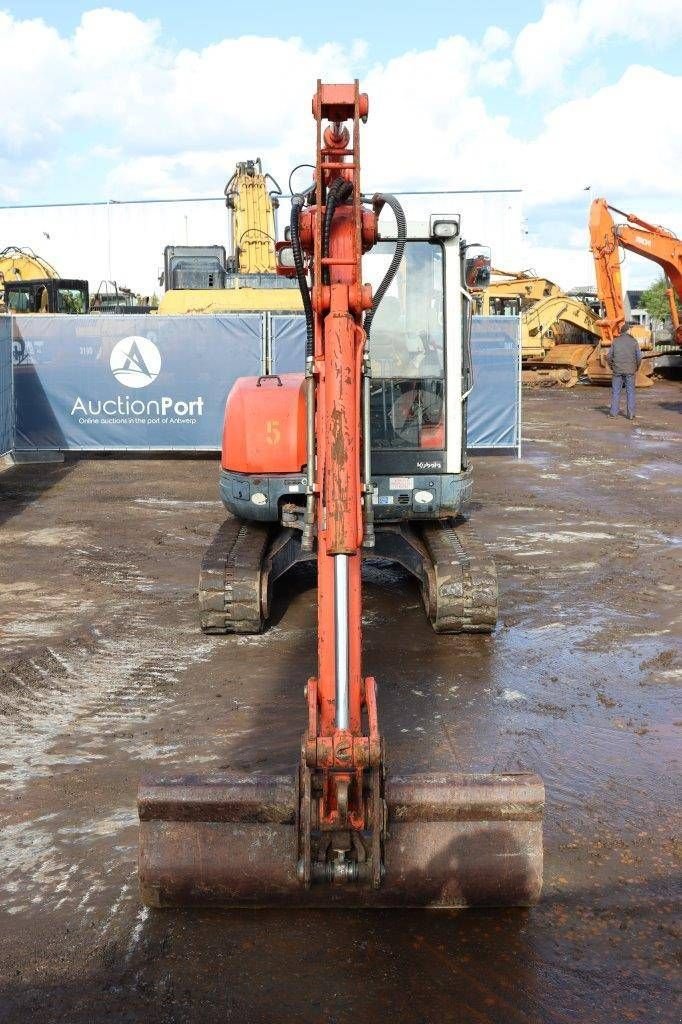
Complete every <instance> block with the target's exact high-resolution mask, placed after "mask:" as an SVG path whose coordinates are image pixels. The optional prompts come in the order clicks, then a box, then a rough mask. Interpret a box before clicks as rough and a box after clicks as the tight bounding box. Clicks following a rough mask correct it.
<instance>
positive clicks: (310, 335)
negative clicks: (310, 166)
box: [290, 195, 315, 359]
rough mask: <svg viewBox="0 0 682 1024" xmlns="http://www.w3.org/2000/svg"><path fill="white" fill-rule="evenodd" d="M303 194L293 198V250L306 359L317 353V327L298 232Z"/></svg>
mask: <svg viewBox="0 0 682 1024" xmlns="http://www.w3.org/2000/svg"><path fill="white" fill-rule="evenodd" d="M303 202H304V199H303V196H301V195H295V196H293V197H292V200H291V221H290V230H291V251H292V253H293V256H294V266H295V268H296V277H297V279H298V287H299V289H300V291H301V299H302V300H303V312H304V313H305V354H306V359H312V357H313V355H314V353H315V328H314V326H313V304H312V302H311V301H310V289H309V288H308V282H307V281H306V276H305V268H304V266H303V250H302V249H301V238H300V235H299V233H298V215H299V213H300V211H301V207H302V206H303Z"/></svg>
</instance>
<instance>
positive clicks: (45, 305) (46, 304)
mask: <svg viewBox="0 0 682 1024" xmlns="http://www.w3.org/2000/svg"><path fill="white" fill-rule="evenodd" d="M4 287H5V304H6V306H7V309H8V311H9V312H10V313H87V312H88V304H89V297H88V282H87V281H80V280H71V279H66V278H45V279H43V280H29V281H6V282H5V286H4Z"/></svg>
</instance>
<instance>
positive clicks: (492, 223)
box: [0, 190, 522, 296]
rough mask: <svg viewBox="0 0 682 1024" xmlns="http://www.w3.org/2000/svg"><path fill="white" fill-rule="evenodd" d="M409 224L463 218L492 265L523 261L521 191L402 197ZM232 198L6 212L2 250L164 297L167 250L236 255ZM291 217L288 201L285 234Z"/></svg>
mask: <svg viewBox="0 0 682 1024" xmlns="http://www.w3.org/2000/svg"><path fill="white" fill-rule="evenodd" d="M400 200H401V202H402V204H403V206H404V207H405V212H406V214H407V218H408V220H410V219H418V218H419V217H423V216H425V215H428V214H429V213H459V214H460V215H461V218H462V220H461V231H462V237H463V238H465V239H466V240H467V242H470V243H479V244H481V245H488V246H490V248H491V250H492V258H493V265H495V266H502V267H512V268H516V267H519V266H520V265H521V263H522V228H521V221H522V194H521V192H520V191H519V190H505V191H489V192H471V191H466V192H448V193H443V192H434V193H430V194H425V193H419V194H417V193H411V194H403V195H400ZM229 213H230V211H229V210H227V209H226V207H225V200H224V199H223V198H222V197H220V198H208V199H177V200H173V199H172V200H158V201H150V200H144V201H140V202H123V203H119V202H115V201H113V200H112V201H111V202H102V203H83V204H78V205H73V204H72V205H64V206H14V207H12V206H5V207H0V249H4V248H5V246H9V245H16V246H20V247H28V248H31V249H33V250H34V251H35V252H36V253H38V254H39V255H40V256H43V257H44V258H45V259H47V260H48V261H49V262H50V263H51V264H53V266H54V267H56V269H57V270H58V272H59V274H60V275H61V276H63V277H72V278H83V279H86V280H87V281H88V282H89V284H90V291H91V294H92V293H93V292H95V291H96V290H97V288H98V286H99V285H100V282H102V281H116V282H117V284H118V285H119V286H121V285H125V286H127V287H129V288H132V289H133V291H135V292H138V293H139V294H141V295H149V296H151V295H153V294H154V292H156V293H157V294H159V295H160V294H161V292H162V290H163V289H162V286H161V285H160V284H159V277H160V276H161V273H162V270H163V250H164V248H165V246H167V245H216V244H224V245H225V246H226V248H227V250H228V252H229V251H230V250H231V247H232V243H231V239H230V237H229V235H230V218H229ZM288 219H289V208H288V203H287V201H286V200H283V201H282V205H281V208H280V210H279V233H280V236H281V235H282V234H283V229H284V225H285V224H286V223H287V222H288Z"/></svg>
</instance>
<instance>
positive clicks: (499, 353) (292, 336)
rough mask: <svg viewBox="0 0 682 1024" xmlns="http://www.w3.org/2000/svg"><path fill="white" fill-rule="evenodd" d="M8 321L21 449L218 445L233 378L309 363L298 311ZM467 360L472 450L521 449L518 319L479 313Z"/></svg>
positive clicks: (16, 439) (17, 439)
mask: <svg viewBox="0 0 682 1024" xmlns="http://www.w3.org/2000/svg"><path fill="white" fill-rule="evenodd" d="M12 323H13V349H14V396H15V406H16V425H15V427H14V445H13V447H14V449H15V450H16V452H17V453H20V452H33V453H35V452H54V451H160V452H163V451H188V452H195V451H217V450H218V449H219V448H220V440H221V433H222V419H223V410H224V406H225V399H226V397H227V394H228V392H229V390H230V388H231V387H232V384H233V383H234V381H235V380H236V379H237V377H241V376H247V375H257V374H260V373H263V372H265V371H270V372H273V373H285V372H291V371H298V372H300V371H302V370H303V366H304V348H305V324H304V322H303V318H302V317H301V316H283V315H282V316H279V315H273V314H268V313H264V314H260V313H256V314H241V315H239V314H229V315H227V314H226V315H215V316H205V315H204V316H165V317H163V316H149V315H140V316H115V315H112V316H109V315H107V316H102V315H99V316H98V315H86V316H53V315H49V314H42V315H32V316H28V315H27V316H17V317H14V318H12ZM472 356H473V365H474V385H473V391H472V394H471V396H470V399H469V422H468V443H469V447H470V448H481V447H484V448H514V447H515V446H516V445H517V444H518V441H519V401H520V399H519V386H518V385H519V332H518V321H517V320H516V319H515V318H503V317H475V318H474V325H473V331H472ZM10 383H11V382H10ZM10 404H11V403H10Z"/></svg>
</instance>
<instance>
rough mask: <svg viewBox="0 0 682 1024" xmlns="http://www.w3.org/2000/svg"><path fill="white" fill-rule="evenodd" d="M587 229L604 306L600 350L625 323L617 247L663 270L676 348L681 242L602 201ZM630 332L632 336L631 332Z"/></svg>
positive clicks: (681, 333) (681, 332) (680, 341)
mask: <svg viewBox="0 0 682 1024" xmlns="http://www.w3.org/2000/svg"><path fill="white" fill-rule="evenodd" d="M612 212H613V213H617V214H618V215H619V216H621V217H625V223H624V224H617V223H616V222H615V221H614V219H613V217H612ZM589 229H590V248H591V249H592V255H593V257H594V270H595V275H596V278H597V294H598V296H599V300H600V302H601V303H602V305H603V307H604V316H603V317H602V318H601V319H600V320H599V321H598V325H599V329H600V331H601V336H602V347H606V346H608V345H610V344H611V342H612V341H613V339H614V338H615V337H616V336H617V335H618V334H619V333H620V331H621V329H622V327H623V325H624V324H625V307H624V304H623V283H622V279H621V273H620V265H621V260H620V252H619V247H620V248H623V249H626V250H627V251H628V252H634V253H636V254H637V255H638V256H644V257H645V259H648V260H653V262H654V263H657V264H658V265H659V267H661V268H662V270H663V272H664V274H665V276H666V278H667V282H668V288H667V296H668V303H669V305H670V320H671V324H672V331H673V339H674V341H675V342H676V344H677V345H682V326H680V316H679V313H678V309H677V302H676V297H677V299H678V300H682V242H681V241H680V239H679V238H677V237H676V236H675V235H674V234H673V233H672V231H668V229H667V228H663V227H660V226H658V225H656V224H650V223H649V222H648V221H646V220H642V218H641V217H637V216H635V214H633V213H624V211H623V210H619V209H618V208H617V207H615V206H610V205H609V203H608V202H607V201H606V199H601V198H600V199H595V200H594V201H593V202H592V205H591V207H590V221H589ZM631 333H633V334H634V330H633V331H632V332H631ZM645 361H646V362H651V361H652V360H650V359H646V360H642V365H644V362H645Z"/></svg>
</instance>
